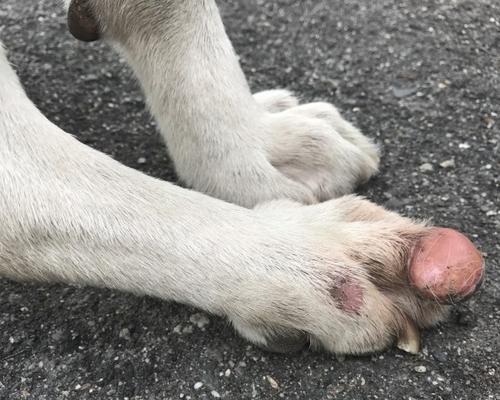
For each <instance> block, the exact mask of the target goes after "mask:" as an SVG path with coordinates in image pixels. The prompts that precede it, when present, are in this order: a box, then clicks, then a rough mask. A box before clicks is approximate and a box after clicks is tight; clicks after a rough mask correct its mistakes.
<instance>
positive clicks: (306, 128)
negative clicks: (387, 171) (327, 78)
mask: <svg viewBox="0 0 500 400" xmlns="http://www.w3.org/2000/svg"><path fill="white" fill-rule="evenodd" d="M256 99H257V101H259V102H260V104H262V105H263V107H265V108H266V109H267V110H270V111H272V112H269V113H268V114H267V116H266V118H267V121H266V126H267V127H268V131H267V137H266V139H265V140H266V152H267V157H268V159H269V161H270V162H271V164H272V165H273V166H274V167H275V168H276V169H278V170H279V171H280V172H281V173H282V174H284V175H285V176H286V177H288V178H289V179H291V180H293V181H295V182H298V183H301V184H302V185H304V186H306V187H308V188H309V189H310V190H311V191H312V193H313V195H314V196H315V197H316V198H317V199H318V200H319V201H324V200H328V199H331V198H335V197H339V196H342V195H345V194H348V193H351V192H352V191H353V190H354V189H355V188H356V186H357V185H359V184H360V183H363V182H365V181H367V180H368V179H370V177H372V176H373V175H374V174H376V173H377V171H378V167H379V162H380V156H379V150H378V147H377V146H376V145H375V144H374V143H373V142H372V140H370V139H369V138H367V137H366V136H364V135H363V134H362V133H361V132H360V131H359V130H358V129H356V128H355V127H354V126H353V125H352V124H350V123H349V122H347V121H346V120H345V119H343V118H342V116H341V115H340V113H339V112H338V111H337V109H336V108H335V107H334V106H332V105H331V104H328V103H311V104H305V105H297V100H296V98H295V97H293V96H292V95H291V94H290V93H289V92H287V91H270V92H264V93H261V94H258V95H256Z"/></svg>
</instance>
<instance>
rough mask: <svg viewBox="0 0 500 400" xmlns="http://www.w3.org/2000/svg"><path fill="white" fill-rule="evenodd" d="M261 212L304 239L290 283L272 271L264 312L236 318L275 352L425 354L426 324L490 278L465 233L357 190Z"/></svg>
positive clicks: (289, 263) (292, 259)
mask: <svg viewBox="0 0 500 400" xmlns="http://www.w3.org/2000/svg"><path fill="white" fill-rule="evenodd" d="M257 212H260V213H262V214H264V216H265V217H266V218H268V219H273V221H274V222H275V223H278V224H280V225H281V227H282V228H283V231H284V232H286V235H287V237H289V238H293V239H291V240H296V241H294V245H293V249H290V251H289V252H287V254H285V257H286V262H277V263H276V269H278V270H280V271H281V273H282V275H280V279H279V280H278V279H276V281H274V280H275V278H274V276H273V272H272V270H270V271H269V277H268V281H267V282H266V283H265V284H263V285H262V286H263V287H265V288H266V292H265V293H261V294H260V296H259V302H260V303H259V306H258V307H254V308H252V309H253V310H258V311H259V313H258V314H256V315H252V316H251V317H248V315H246V314H240V315H237V316H233V318H231V319H232V322H233V324H234V326H235V328H236V329H237V330H238V332H239V333H240V334H241V335H242V336H243V337H245V338H247V339H248V340H250V341H252V342H253V343H255V344H257V345H259V346H261V347H263V348H265V349H267V350H271V351H276V352H294V351H298V350H300V349H302V348H303V347H304V346H307V345H308V344H309V345H310V346H311V347H314V348H323V349H326V350H327V351H330V352H334V353H339V354H363V353H371V352H376V351H380V350H383V349H385V348H387V347H388V346H390V345H391V344H392V343H396V344H397V345H398V347H399V348H401V349H402V350H404V351H407V352H411V353H417V352H418V351H419V349H420V331H421V329H424V328H428V327H431V326H433V325H435V324H436V323H438V322H440V321H441V320H443V319H444V318H445V317H446V315H447V312H448V310H449V305H450V304H454V303H456V302H458V301H463V300H465V299H467V298H468V297H469V296H471V295H472V294H473V293H474V292H475V291H476V290H477V289H478V287H479V286H480V284H481V281H482V279H483V276H484V264H483V259H482V257H481V254H480V253H479V252H478V251H477V250H476V248H475V247H474V246H473V245H472V243H471V242H470V241H469V240H468V239H467V238H466V237H465V236H463V235H462V234H459V233H458V232H455V231H452V230H449V229H444V228H433V227H429V226H426V225H424V224H419V223H415V222H414V221H411V220H409V219H406V218H403V217H401V216H399V215H397V214H394V213H391V212H388V211H386V210H385V209H383V208H381V207H378V206H376V205H374V204H372V203H370V202H368V201H366V200H363V199H359V198H356V197H353V196H347V197H344V198H341V199H337V200H333V201H330V202H327V203H323V204H319V205H314V206H309V207H282V202H281V201H278V202H273V203H270V204H268V205H263V206H261V207H259V208H258V209H257ZM277 221H281V223H280V222H277ZM269 287H274V289H272V290H271V289H268V288H269ZM247 317H248V318H247Z"/></svg>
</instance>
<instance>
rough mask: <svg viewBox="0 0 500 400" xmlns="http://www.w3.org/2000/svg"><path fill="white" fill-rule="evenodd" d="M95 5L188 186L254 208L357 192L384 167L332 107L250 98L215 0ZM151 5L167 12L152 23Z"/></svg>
mask: <svg viewBox="0 0 500 400" xmlns="http://www.w3.org/2000/svg"><path fill="white" fill-rule="evenodd" d="M91 3H93V4H94V5H93V7H95V8H96V9H97V12H96V14H97V15H98V16H99V18H100V21H101V25H102V26H103V30H104V32H103V34H104V37H105V38H108V39H109V40H110V41H111V42H112V43H113V44H114V45H115V47H116V48H118V49H119V51H120V52H122V53H123V54H124V56H125V57H126V59H127V60H128V62H129V63H130V65H131V66H132V68H133V70H134V71H135V73H136V75H137V77H138V78H139V80H140V82H141V85H142V87H143V89H144V92H145V94H146V98H147V100H148V104H149V106H150V108H151V111H152V113H153V114H154V116H155V117H156V119H157V121H158V125H159V127H160V130H161V133H162V134H163V137H164V138H165V141H166V143H167V146H168V151H169V153H170V156H171V157H172V159H173V161H174V164H175V167H176V170H177V173H178V175H179V177H180V178H181V179H182V180H183V181H184V182H185V183H186V184H187V185H188V186H190V187H192V188H194V189H196V190H198V191H201V192H204V193H207V194H209V195H211V196H214V197H217V198H220V199H223V200H226V201H229V202H232V203H236V204H240V205H243V206H247V207H252V206H255V205H256V204H258V203H261V202H263V201H268V200H272V199H279V198H291V199H294V200H296V201H299V202H302V203H313V202H316V201H318V200H327V199H330V198H334V197H338V196H341V195H344V194H348V193H351V192H352V190H353V189H354V188H355V187H356V185H358V184H359V183H360V182H363V181H366V180H367V179H369V178H370V177H371V176H372V175H373V174H374V173H375V172H376V171H377V169H378V163H379V156H378V150H377V148H376V146H375V145H374V144H373V143H372V142H371V140H369V139H367V138H366V137H365V136H363V135H362V134H361V133H360V132H359V131H358V130H357V129H356V128H354V127H353V126H352V125H351V124H349V123H348V122H347V121H345V120H344V119H343V118H342V117H341V116H340V114H339V113H338V111H337V110H336V109H335V107H333V106H332V105H329V104H325V103H313V104H308V105H304V106H299V105H298V101H297V99H295V98H294V97H293V96H292V95H291V94H290V93H288V92H286V91H274V92H273V91H270V92H264V93H260V94H257V95H256V96H252V95H251V92H250V89H249V87H248V84H247V81H246V79H245V76H244V74H243V72H242V70H241V68H240V64H239V61H238V58H237V56H236V54H235V52H234V50H233V47H232V45H231V42H230V41H229V38H228V37H227V35H226V32H225V30H224V26H223V23H222V21H221V18H220V15H219V11H218V9H217V6H216V4H215V1H214V0H203V1H199V0H183V1H179V0H167V1H163V3H162V4H160V3H158V0H149V1H148V2H145V3H144V5H141V6H140V9H139V6H137V2H136V1H135V0H121V1H117V2H114V3H112V2H106V1H103V0H99V1H96V0H91ZM148 8H150V9H153V10H158V12H157V13H156V15H153V14H151V16H149V18H150V19H151V20H150V21H148V22H149V23H144V15H145V13H147V11H148V10H147V9H148ZM162 9H166V10H167V11H164V12H162V11H161V10H162ZM144 10H145V11H144ZM110 15H125V17H123V18H124V19H126V23H123V21H120V20H119V21H116V23H109V20H110V19H112V18H113V17H110ZM139 18H140V19H139ZM146 19H148V18H146ZM124 26H126V30H124V29H123V27H124Z"/></svg>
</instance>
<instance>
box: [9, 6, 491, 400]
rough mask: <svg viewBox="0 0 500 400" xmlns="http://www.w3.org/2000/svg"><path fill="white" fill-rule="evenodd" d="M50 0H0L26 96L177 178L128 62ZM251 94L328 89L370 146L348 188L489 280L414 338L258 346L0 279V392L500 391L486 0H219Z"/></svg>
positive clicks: (157, 307) (195, 322) (134, 309)
mask: <svg viewBox="0 0 500 400" xmlns="http://www.w3.org/2000/svg"><path fill="white" fill-rule="evenodd" d="M56 4H57V1H56V0H40V1H32V0H1V3H0V37H1V38H2V39H3V40H4V41H5V43H6V45H7V47H8V48H9V49H10V52H11V59H12V61H13V62H14V63H15V65H16V67H17V70H18V71H19V74H20V76H21V78H22V81H23V83H24V84H25V85H26V87H27V91H28V92H29V95H30V97H31V98H32V99H33V100H34V101H35V103H36V104H37V105H38V106H39V107H40V108H41V109H42V110H43V112H44V113H45V114H46V115H47V116H48V117H49V118H50V119H52V120H53V121H55V122H56V123H58V124H59V125H60V126H61V127H62V128H64V129H65V130H67V131H69V132H71V133H73V134H75V135H76V136H77V137H78V138H79V139H80V140H81V141H82V142H84V143H86V144H88V145H90V146H92V147H95V148H97V149H99V150H101V151H104V152H106V153H108V154H110V155H112V156H113V157H115V158H116V159H118V160H120V161H122V162H124V163H125V164H127V165H129V166H132V167H135V168H138V169H140V170H142V171H144V172H146V173H149V174H152V175H154V176H157V177H160V178H163V179H167V180H172V181H175V174H174V172H173V169H172V164H171V163H170V162H169V160H168V157H167V156H166V154H165V151H164V148H163V146H162V144H161V141H160V140H159V138H158V135H157V133H156V131H155V126H154V123H153V122H152V121H151V118H150V117H149V116H148V114H147V112H146V111H145V107H144V103H143V98H142V95H141V93H140V91H139V90H138V88H137V85H136V83H135V81H134V79H133V78H132V77H131V74H130V73H129V71H128V69H127V68H126V65H125V64H124V63H123V62H121V61H120V60H119V59H118V58H117V57H116V56H115V54H114V53H113V52H111V51H110V49H109V48H108V47H106V46H104V45H101V44H96V45H85V44H80V43H77V42H76V41H75V40H73V39H72V38H71V37H70V35H69V34H68V33H67V32H66V28H65V19H64V16H63V15H62V13H61V12H60V10H59V9H58V8H57V7H56ZM221 7H222V9H223V14H224V18H225V20H226V23H227V27H228V31H229V34H230V36H231V37H232V39H233V40H234V43H235V46H236V47H237V49H238V51H239V53H240V54H241V56H242V63H243V66H244V69H245V71H246V72H247V74H248V76H249V80H250V82H251V85H252V87H253V88H254V89H255V90H261V89H267V88H275V87H286V88H289V89H292V90H294V91H296V92H298V93H300V94H301V96H302V98H303V99H304V100H313V99H314V100H318V99H321V100H328V101H331V102H333V103H335V104H336V105H338V106H339V107H340V108H341V109H342V110H343V111H344V113H345V114H346V115H347V116H348V117H349V118H350V119H351V120H352V121H354V122H355V123H356V124H357V125H358V126H360V127H361V128H362V129H363V130H364V131H365V132H366V133H367V134H369V135H371V136H374V137H375V138H376V139H377V141H378V142H379V143H381V144H382V145H383V149H384V159H383V168H382V171H381V174H380V176H379V177H378V178H376V179H374V180H373V181H372V182H371V183H370V184H369V185H367V186H366V187H365V188H362V189H361V192H362V193H363V194H365V195H367V196H368V197H369V198H371V199H373V200H374V201H376V202H378V203H379V204H385V205H386V206H387V207H389V208H391V209H395V210H398V211H401V212H402V213H404V214H406V215H408V216H413V217H419V218H432V219H433V220H434V221H435V222H436V223H437V224H442V225H446V226H451V227H454V228H458V229H460V230H462V231H464V232H466V233H467V234H469V235H470V236H471V237H473V238H474V240H475V241H476V243H477V244H478V245H479V246H480V247H481V249H482V251H483V252H484V254H485V256H486V259H487V263H488V275H489V276H488V280H487V282H486V283H485V285H484V288H483V289H482V291H481V292H480V293H479V295H478V296H477V297H475V298H474V299H472V300H471V301H470V302H469V303H467V304H466V305H464V306H460V307H459V308H457V309H456V310H455V312H454V313H453V315H452V317H451V319H450V321H449V322H447V323H445V324H443V325H442V326H440V327H438V328H436V329H434V330H432V331H430V332H426V333H425V335H424V345H425V347H424V350H423V352H422V354H421V355H419V356H409V355H406V354H403V353H400V352H398V351H395V350H391V351H389V352H387V353H383V354H379V355H374V356H369V357H362V358H347V359H337V358H335V357H331V356H328V355H324V354H314V353H311V352H304V353H303V354H299V355H296V356H293V357H286V356H279V355H271V354H267V353H265V352H262V351H260V350H259V349H257V348H255V347H253V346H249V345H248V344H247V343H246V342H244V341H243V340H241V339H239V338H238V337H236V336H235V334H234V333H233V331H232V329H231V328H230V327H229V326H228V325H227V323H225V322H224V321H223V320H220V319H218V318H215V317H211V316H207V317H205V316H200V315H199V314H197V311H196V310H193V309H190V308H187V307H184V306H181V305H177V304H169V303H165V302H161V301H158V300H155V299H148V298H137V297H134V296H131V295H127V294H122V293H117V292H112V291H107V290H95V289H88V288H74V287H66V286H57V285H56V286H44V285H29V284H18V283H13V282H9V281H0V398H2V399H37V400H39V399H40V400H41V399H50V400H56V399H127V398H128V399H213V398H217V397H218V396H220V397H221V398H224V399H235V400H238V399H274V398H283V399H311V400H316V399H317V400H319V399H353V400H359V399H408V400H409V399H430V398H436V399H474V400H476V399H477V400H486V399H500V354H499V353H500V333H499V331H500V272H499V261H498V260H499V256H500V246H499V243H498V237H499V233H498V232H499V227H500V204H499V197H500V191H499V152H498V151H499V141H500V106H499V105H500V77H499V71H500V3H499V2H498V1H497V0H475V1H472V0H455V1H452V0H434V1H430V0H422V1H419V0H374V1H363V0H357V1H355V0H328V1H318V0H316V1H311V0H302V1H299V0H267V1H263V0H227V1H223V2H221Z"/></svg>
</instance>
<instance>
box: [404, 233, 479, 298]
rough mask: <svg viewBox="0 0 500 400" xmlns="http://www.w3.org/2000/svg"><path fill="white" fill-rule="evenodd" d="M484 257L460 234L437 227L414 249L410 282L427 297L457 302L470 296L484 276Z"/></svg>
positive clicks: (410, 268) (410, 267)
mask: <svg viewBox="0 0 500 400" xmlns="http://www.w3.org/2000/svg"><path fill="white" fill-rule="evenodd" d="M484 272H485V271H484V260H483V257H482V255H481V253H480V252H479V251H478V250H477V249H476V247H475V246H474V245H473V244H472V243H471V242H470V240H469V239H467V238H466V237H465V236H464V235H462V234H461V233H459V232H457V231H454V230H451V229H445V228H434V229H432V230H431V231H430V233H429V235H427V236H426V237H424V238H422V239H421V240H420V241H419V242H418V243H417V245H416V247H415V249H414V251H413V257H412V259H411V262H410V265H409V279H410V282H411V284H412V285H413V286H414V287H415V288H416V289H417V290H418V291H419V292H420V293H421V294H422V295H423V296H425V297H427V298H429V299H434V300H436V301H438V302H439V303H454V302H457V301H461V300H465V299H467V298H468V297H470V296H471V295H472V294H474V292H475V291H476V290H477V289H478V288H479V287H480V285H481V282H482V280H483V278H484Z"/></svg>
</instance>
